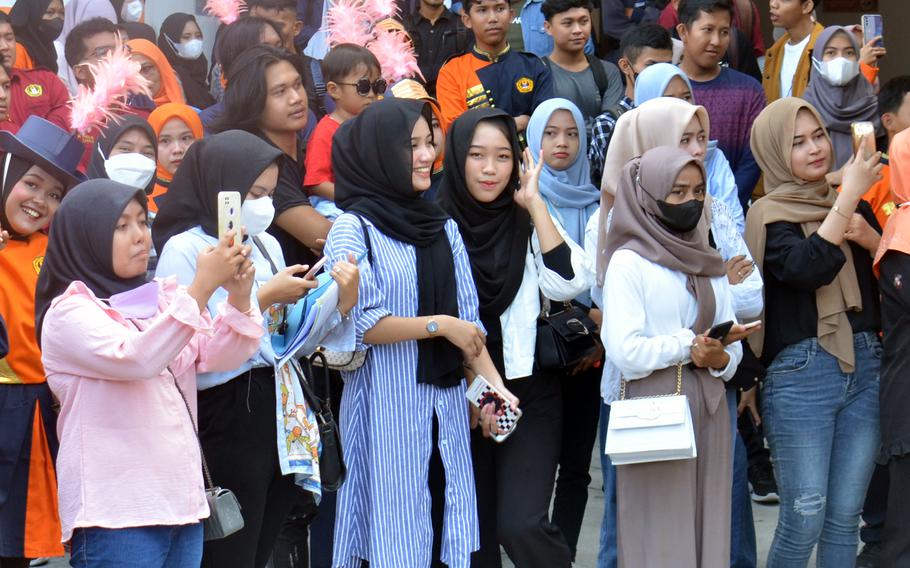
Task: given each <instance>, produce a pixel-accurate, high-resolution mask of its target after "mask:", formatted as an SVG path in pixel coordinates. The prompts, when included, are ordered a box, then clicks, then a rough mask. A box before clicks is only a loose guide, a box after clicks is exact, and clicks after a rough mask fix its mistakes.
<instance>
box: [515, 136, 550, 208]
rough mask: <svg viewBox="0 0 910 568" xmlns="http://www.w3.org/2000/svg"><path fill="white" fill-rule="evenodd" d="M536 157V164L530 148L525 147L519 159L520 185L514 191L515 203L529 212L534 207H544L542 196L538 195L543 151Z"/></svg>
mask: <svg viewBox="0 0 910 568" xmlns="http://www.w3.org/2000/svg"><path fill="white" fill-rule="evenodd" d="M537 158H538V159H537V164H535V163H534V154H532V153H531V149H530V148H525V151H524V152H523V153H522V160H521V172H520V176H519V184H520V185H519V187H518V190H517V191H515V203H517V204H518V205H519V206H520V207H522V208H523V209H526V210H527V211H528V212H529V213H534V209H535V208H537V207H540V206H543V207H544V208H545V207H546V204H544V202H543V198H542V197H540V187H539V181H540V171H541V170H542V169H543V151H541V152H540V155H539V156H538V157H537Z"/></svg>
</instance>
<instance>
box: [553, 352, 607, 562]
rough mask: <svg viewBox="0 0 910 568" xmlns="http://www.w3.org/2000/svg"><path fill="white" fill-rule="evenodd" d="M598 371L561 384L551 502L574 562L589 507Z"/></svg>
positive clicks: (565, 378)
mask: <svg viewBox="0 0 910 568" xmlns="http://www.w3.org/2000/svg"><path fill="white" fill-rule="evenodd" d="M602 375H603V369H602V368H601V367H597V368H593V369H589V370H587V371H585V372H584V373H579V374H577V375H574V376H571V375H569V374H568V372H566V373H565V374H564V375H563V376H562V377H561V378H560V381H561V382H562V450H561V452H560V455H559V475H558V476H557V477H556V495H555V497H554V499H553V524H555V525H556V526H557V527H559V530H561V531H562V535H563V536H564V537H565V539H566V544H568V545H569V550H570V551H571V552H572V560H573V561H574V560H575V548H576V547H577V546H578V535H579V534H580V533H581V523H582V521H583V520H584V517H585V507H586V506H587V504H588V485H590V484H591V474H590V470H591V455H592V454H591V452H592V451H593V450H594V442H595V441H596V440H597V423H598V422H599V421H600V400H601V399H600V378H601V376H602Z"/></svg>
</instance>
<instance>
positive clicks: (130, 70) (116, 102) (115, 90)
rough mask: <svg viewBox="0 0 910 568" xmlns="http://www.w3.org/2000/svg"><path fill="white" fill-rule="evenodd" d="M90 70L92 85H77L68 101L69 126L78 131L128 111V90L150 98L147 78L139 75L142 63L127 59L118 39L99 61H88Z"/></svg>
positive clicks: (125, 51) (82, 132)
mask: <svg viewBox="0 0 910 568" xmlns="http://www.w3.org/2000/svg"><path fill="white" fill-rule="evenodd" d="M88 65H89V71H90V72H91V74H92V76H93V77H94V79H95V86H94V87H92V88H88V87H86V86H85V85H79V91H78V92H77V93H76V96H75V97H73V99H72V100H71V101H70V126H71V127H72V129H73V130H75V131H76V132H79V133H80V134H86V133H88V132H90V131H92V130H93V129H95V128H101V127H103V126H104V125H105V124H107V122H108V121H109V120H115V121H116V120H117V113H119V112H124V111H126V110H127V106H126V97H127V95H128V94H129V93H134V94H143V95H146V96H149V97H151V96H152V94H151V92H150V91H149V82H148V79H146V78H145V77H143V76H142V73H141V69H142V66H141V65H140V64H139V63H137V62H136V61H133V60H132V59H131V58H130V54H129V51H127V48H126V45H125V44H124V43H123V42H122V41H120V39H119V38H118V40H117V47H116V48H114V50H113V51H112V52H111V53H109V54H108V55H107V56H105V57H104V58H103V59H102V60H101V61H99V62H98V63H90V64H88Z"/></svg>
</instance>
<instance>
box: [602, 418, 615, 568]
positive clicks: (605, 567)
mask: <svg viewBox="0 0 910 568" xmlns="http://www.w3.org/2000/svg"><path fill="white" fill-rule="evenodd" d="M608 422H610V405H609V404H606V403H604V402H603V401H601V403H600V468H601V471H603V478H604V518H603V522H602V523H601V525H600V552H599V553H598V554H597V568H616V565H617V555H618V553H619V551H618V549H617V546H616V467H614V466H613V462H611V461H610V456H608V455H607V454H605V453H604V447H605V445H606V443H607V423H608Z"/></svg>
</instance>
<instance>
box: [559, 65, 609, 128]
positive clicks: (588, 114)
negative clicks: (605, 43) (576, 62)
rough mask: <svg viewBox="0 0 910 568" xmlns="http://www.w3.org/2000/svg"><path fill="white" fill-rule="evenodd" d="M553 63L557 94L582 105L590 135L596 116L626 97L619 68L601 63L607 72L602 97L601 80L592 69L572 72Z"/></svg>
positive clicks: (581, 108) (582, 112)
mask: <svg viewBox="0 0 910 568" xmlns="http://www.w3.org/2000/svg"><path fill="white" fill-rule="evenodd" d="M549 63H550V72H551V73H552V74H553V90H554V92H555V94H556V96H557V97H562V98H564V99H569V100H570V101H572V102H573V103H575V104H576V105H577V106H578V108H579V109H580V110H581V114H582V116H584V117H585V126H586V127H587V129H588V134H590V133H591V132H590V130H591V124H592V123H593V122H594V117H596V116H597V115H599V114H601V113H602V112H603V111H605V110H607V109H608V108H610V107H612V106H614V105H616V104H618V103H619V101H620V100H621V99H622V96H623V93H624V92H625V85H623V82H622V73H620V71H619V67H617V66H616V65H614V64H612V63H610V62H609V61H601V62H600V63H602V64H603V67H604V71H606V74H607V89H606V90H605V91H604V94H603V96H602V97H601V96H600V91H599V90H598V89H597V82H596V81H594V73H593V72H592V71H591V69H590V68H589V69H585V70H584V71H568V70H567V69H564V68H562V67H560V66H559V65H557V64H555V63H553V62H552V61H550V62H549Z"/></svg>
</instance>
